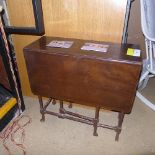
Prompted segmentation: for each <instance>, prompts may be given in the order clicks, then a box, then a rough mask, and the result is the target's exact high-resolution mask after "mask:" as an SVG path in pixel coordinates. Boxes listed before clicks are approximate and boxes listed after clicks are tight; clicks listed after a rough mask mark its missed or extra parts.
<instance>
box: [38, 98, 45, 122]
mask: <svg viewBox="0 0 155 155" xmlns="http://www.w3.org/2000/svg"><path fill="white" fill-rule="evenodd" d="M38 99H39V104H40V113H41V115H42V118H41V120H40V121H41V122H44V121H45V113H44V105H43V100H42V97H41V96H38Z"/></svg>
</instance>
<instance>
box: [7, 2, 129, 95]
mask: <svg viewBox="0 0 155 155" xmlns="http://www.w3.org/2000/svg"><path fill="white" fill-rule="evenodd" d="M7 3H8V8H9V16H10V20H11V23H12V25H16V26H32V25H34V18H33V13H32V4H31V0H7ZM126 3H127V0H42V6H43V14H44V22H45V31H46V35H48V36H60V37H68V38H80V39H90V40H104V41H111V42H121V37H122V30H123V26H124V23H123V21H124V16H125V10H126ZM17 4H18V5H17ZM37 38H38V37H34V36H24V35H22V36H20V35H13V41H14V46H15V50H16V55H17V63H18V67H19V73H20V79H21V84H22V90H23V94H24V95H32V93H31V90H30V86H29V81H28V77H27V71H26V66H25V61H24V57H23V47H24V46H25V45H27V44H29V43H30V42H32V41H33V40H36V39H37Z"/></svg>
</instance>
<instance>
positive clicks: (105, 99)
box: [24, 36, 142, 140]
mask: <svg viewBox="0 0 155 155" xmlns="http://www.w3.org/2000/svg"><path fill="white" fill-rule="evenodd" d="M52 40H59V41H61V40H63V41H66V40H68V41H74V43H73V45H72V46H71V47H70V48H68V49H67V48H52V47H47V46H46V45H47V44H48V43H49V42H51V41H52ZM86 42H91V43H104V42H96V41H88V40H79V39H67V38H58V37H46V36H43V37H41V38H40V39H39V40H37V41H35V42H33V43H31V44H30V45H28V46H26V47H25V48H24V56H25V61H26V65H27V71H28V76H29V81H30V86H31V90H32V92H33V93H34V94H35V95H37V96H38V97H39V103H40V112H41V114H42V121H44V120H45V114H52V115H55V116H58V117H59V118H67V119H71V120H75V121H78V122H82V123H87V124H89V125H93V126H94V135H95V136H97V127H103V128H108V129H112V130H115V131H116V137H115V139H116V140H118V138H119V134H120V132H121V127H122V122H123V118H124V115H125V114H129V113H130V112H131V110H132V107H133V102H134V99H135V94H136V89H137V85H138V81H139V76H140V72H141V67H142V58H141V56H140V57H134V56H128V55H127V49H128V48H138V47H137V46H135V45H130V44H124V45H123V44H115V43H104V44H108V45H109V48H108V51H107V52H105V53H104V52H96V51H86V50H81V47H82V46H83V45H84V43H86ZM42 97H49V101H48V102H47V103H45V104H43V100H42ZM55 100H59V101H60V110H59V113H55V112H52V111H49V110H47V109H46V108H47V106H48V105H49V104H50V102H53V103H54V102H55ZM63 101H68V102H70V103H78V104H81V105H86V106H92V107H95V108H96V112H95V117H94V118H90V117H87V116H83V115H80V114H77V113H73V112H70V111H67V110H65V108H64V107H63ZM101 108H103V109H106V110H110V111H115V112H118V113H119V121H118V126H110V125H105V124H101V123H99V110H100V109H101Z"/></svg>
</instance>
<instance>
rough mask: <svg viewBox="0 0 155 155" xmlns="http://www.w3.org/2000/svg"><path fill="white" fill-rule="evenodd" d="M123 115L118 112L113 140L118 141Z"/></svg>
mask: <svg viewBox="0 0 155 155" xmlns="http://www.w3.org/2000/svg"><path fill="white" fill-rule="evenodd" d="M124 115H125V114H124V113H119V114H118V129H117V130H116V137H115V141H118V139H119V135H120V133H121V130H122V123H123V119H124Z"/></svg>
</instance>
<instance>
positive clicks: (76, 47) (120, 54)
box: [24, 36, 142, 65]
mask: <svg viewBox="0 0 155 155" xmlns="http://www.w3.org/2000/svg"><path fill="white" fill-rule="evenodd" d="M53 40H58V41H73V45H72V46H71V47H70V48H63V50H62V48H55V47H48V46H47V44H49V43H50V42H51V41H53ZM85 43H97V44H106V45H109V47H108V51H107V52H96V51H87V50H81V47H82V46H83V45H84V44H85ZM128 48H133V49H139V46H138V45H132V44H118V43H110V42H101V41H92V40H81V39H72V38H62V37H61V38H60V37H47V36H43V37H41V38H40V39H39V40H37V41H35V42H33V43H31V44H29V45H28V46H26V47H25V48H24V51H29V50H31V51H34V52H42V53H46V54H57V55H65V56H74V57H80V58H81V57H85V58H95V59H99V60H104V61H118V62H120V63H121V62H122V63H131V64H139V65H141V62H142V54H141V56H140V57H135V56H129V55H127V49H128Z"/></svg>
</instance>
